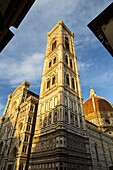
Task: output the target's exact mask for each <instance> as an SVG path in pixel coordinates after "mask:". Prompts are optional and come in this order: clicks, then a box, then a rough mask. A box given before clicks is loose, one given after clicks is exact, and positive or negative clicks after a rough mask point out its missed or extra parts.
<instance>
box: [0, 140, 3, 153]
mask: <svg viewBox="0 0 113 170" xmlns="http://www.w3.org/2000/svg"><path fill="white" fill-rule="evenodd" d="M2 148H3V142H2V143H0V153H1V152H2Z"/></svg>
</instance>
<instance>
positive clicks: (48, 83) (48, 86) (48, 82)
mask: <svg viewBox="0 0 113 170" xmlns="http://www.w3.org/2000/svg"><path fill="white" fill-rule="evenodd" d="M48 88H50V80H48V81H47V89H48Z"/></svg>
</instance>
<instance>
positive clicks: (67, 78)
mask: <svg viewBox="0 0 113 170" xmlns="http://www.w3.org/2000/svg"><path fill="white" fill-rule="evenodd" d="M66 83H67V85H69V75H68V74H66Z"/></svg>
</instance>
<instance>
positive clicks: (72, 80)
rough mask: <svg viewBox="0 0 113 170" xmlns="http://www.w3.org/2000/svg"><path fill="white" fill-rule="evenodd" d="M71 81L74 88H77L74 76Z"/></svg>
mask: <svg viewBox="0 0 113 170" xmlns="http://www.w3.org/2000/svg"><path fill="white" fill-rule="evenodd" d="M71 81H72V88H73V89H75V83H74V78H72V79H71Z"/></svg>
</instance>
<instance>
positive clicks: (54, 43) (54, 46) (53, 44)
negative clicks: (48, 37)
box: [52, 41, 56, 51]
mask: <svg viewBox="0 0 113 170" xmlns="http://www.w3.org/2000/svg"><path fill="white" fill-rule="evenodd" d="M55 48H56V41H54V42H53V43H52V51H53V50H54V49H55Z"/></svg>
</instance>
